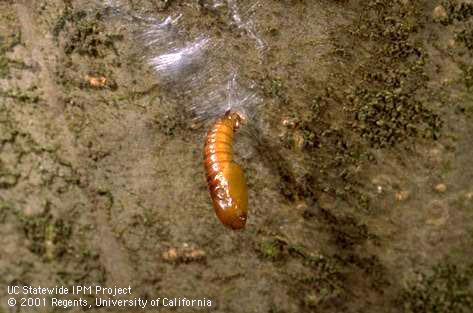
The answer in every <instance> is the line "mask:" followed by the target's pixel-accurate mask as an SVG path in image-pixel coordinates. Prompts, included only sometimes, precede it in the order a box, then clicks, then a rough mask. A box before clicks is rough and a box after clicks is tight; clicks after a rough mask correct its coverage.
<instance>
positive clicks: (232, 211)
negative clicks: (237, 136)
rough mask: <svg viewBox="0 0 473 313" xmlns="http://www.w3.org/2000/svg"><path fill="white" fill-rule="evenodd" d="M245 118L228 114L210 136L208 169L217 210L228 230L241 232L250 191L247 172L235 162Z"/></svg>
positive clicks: (208, 142)
mask: <svg viewBox="0 0 473 313" xmlns="http://www.w3.org/2000/svg"><path fill="white" fill-rule="evenodd" d="M243 121H244V118H243V116H242V115H241V114H239V113H238V112H232V111H228V112H227V113H225V115H224V116H223V117H222V118H220V119H218V120H217V121H216V122H215V123H214V124H213V125H212V127H211V128H210V130H209V132H208V133H207V137H206V140H205V146H204V166H205V172H206V175H207V184H208V187H209V192H210V197H211V199H212V203H213V207H214V210H215V213H216V214H217V216H218V218H219V219H220V221H221V222H222V224H224V225H225V226H227V227H229V228H232V229H241V228H243V227H244V226H245V224H246V220H247V214H248V187H247V185H246V179H245V175H244V172H243V170H242V168H241V167H240V165H238V164H237V163H236V162H235V161H234V159H233V135H234V133H235V131H236V130H237V129H238V128H239V127H240V124H241V123H242V122H243Z"/></svg>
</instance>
